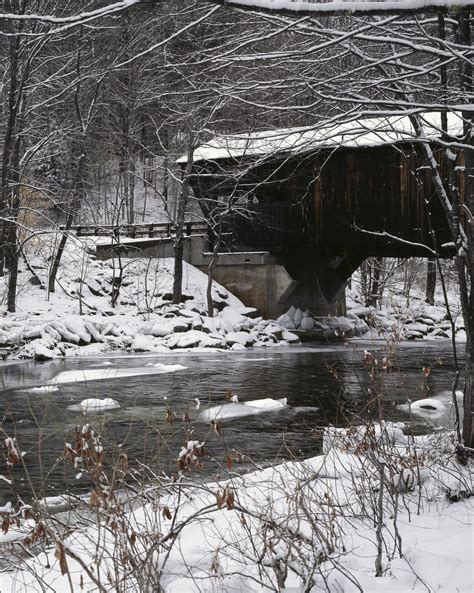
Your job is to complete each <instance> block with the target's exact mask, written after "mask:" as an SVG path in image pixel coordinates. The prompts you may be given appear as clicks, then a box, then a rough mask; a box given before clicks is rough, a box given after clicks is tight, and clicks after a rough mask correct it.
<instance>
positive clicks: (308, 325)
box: [300, 317, 314, 331]
mask: <svg viewBox="0 0 474 593" xmlns="http://www.w3.org/2000/svg"><path fill="white" fill-rule="evenodd" d="M300 328H301V329H302V330H303V331H311V330H312V329H313V328H314V320H313V318H312V317H303V318H302V320H301V325H300Z"/></svg>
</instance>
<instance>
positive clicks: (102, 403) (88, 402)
mask: <svg viewBox="0 0 474 593" xmlns="http://www.w3.org/2000/svg"><path fill="white" fill-rule="evenodd" d="M79 408H80V410H81V412H84V413H88V412H92V413H94V412H105V411H106V410H116V409H117V408H120V404H119V403H118V401H116V400H114V399H112V398H110V397H106V398H104V399H98V398H89V399H83V400H82V401H81V403H80V404H79Z"/></svg>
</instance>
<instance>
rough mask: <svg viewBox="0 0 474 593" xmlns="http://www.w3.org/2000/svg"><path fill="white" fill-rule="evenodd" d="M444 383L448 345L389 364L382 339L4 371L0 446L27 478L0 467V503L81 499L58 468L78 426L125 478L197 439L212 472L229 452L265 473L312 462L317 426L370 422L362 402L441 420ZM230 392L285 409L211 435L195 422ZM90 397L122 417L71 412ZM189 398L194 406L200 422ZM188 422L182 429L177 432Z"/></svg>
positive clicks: (398, 356) (71, 477) (418, 425)
mask: <svg viewBox="0 0 474 593" xmlns="http://www.w3.org/2000/svg"><path fill="white" fill-rule="evenodd" d="M366 349H368V350H370V351H371V352H372V353H373V355H374V356H375V357H377V359H378V360H379V363H380V361H382V359H383V358H384V357H389V359H390V362H391V365H390V366H389V368H388V369H387V370H381V371H380V372H377V373H376V376H375V377H371V376H370V369H371V368H373V363H369V364H368V363H364V362H363V358H364V350H366ZM157 362H160V363H163V364H173V365H174V364H180V365H183V366H185V367H186V368H185V369H184V370H180V371H178V372H175V373H169V374H159V375H156V374H150V369H151V366H149V365H150V364H152V363H157ZM104 363H105V364H106V365H107V366H105V365H104ZM109 363H111V364H109ZM147 365H148V366H147ZM137 367H138V371H137V372H140V373H141V374H139V375H136V376H130V377H121V378H118V379H111V380H102V381H88V382H78V383H69V384H64V385H61V386H60V388H59V390H58V391H55V392H38V391H31V388H34V387H37V386H39V385H43V384H45V383H48V382H49V381H51V379H52V378H53V377H55V376H56V375H57V374H58V373H60V372H63V371H68V370H75V369H77V370H79V369H83V370H84V369H100V368H102V369H103V368H108V369H114V368H120V369H125V368H127V369H131V368H137ZM423 369H425V371H423ZM426 369H427V370H426ZM453 376H454V366H453V361H452V354H451V346H450V343H449V342H448V341H444V340H440V341H431V342H428V341H426V342H421V343H413V342H412V343H404V344H402V345H400V346H399V347H398V348H397V350H396V353H395V354H391V355H389V354H388V350H387V344H386V343H385V342H383V341H381V340H380V341H376V342H375V343H374V342H371V343H368V342H364V341H362V340H357V341H352V342H349V343H347V344H340V345H339V344H338V345H327V346H325V345H323V346H322V345H315V344H314V345H304V346H297V347H290V348H273V349H266V350H263V349H261V350H248V351H245V352H235V353H234V352H229V353H215V352H204V353H201V352H200V353H184V354H183V353H181V354H175V355H174V354H173V355H166V356H164V355H160V356H152V355H122V356H105V357H101V358H100V359H97V358H68V359H60V360H54V361H51V362H47V363H35V362H23V363H10V364H5V365H4V367H3V373H2V379H3V398H2V408H3V410H2V412H3V413H2V416H3V422H2V427H3V430H4V432H5V434H4V436H3V438H2V440H3V439H4V438H5V436H6V434H8V435H9V436H13V437H15V438H16V439H17V443H18V448H19V450H21V452H22V453H24V457H23V460H24V465H25V467H22V466H15V467H13V468H7V466H6V463H5V460H3V461H2V462H1V466H0V468H1V469H0V473H1V474H3V475H4V476H5V477H7V479H10V480H12V481H13V484H12V486H9V485H8V484H7V483H6V482H5V481H0V504H3V503H4V502H6V500H12V499H13V496H14V494H13V492H15V493H16V494H20V495H21V496H22V497H24V498H25V499H26V500H29V499H31V495H32V491H34V495H35V496H39V497H41V496H45V495H53V494H56V493H62V492H65V491H67V490H74V491H80V490H87V489H88V488H90V484H88V483H87V482H86V481H85V480H79V481H78V480H77V479H76V475H77V470H74V468H73V467H71V465H70V464H68V463H67V462H65V461H64V460H62V453H63V450H64V443H65V442H73V438H74V437H73V435H74V429H75V427H76V426H77V425H81V426H82V425H83V424H85V423H86V422H87V423H89V424H90V425H91V426H92V427H93V428H94V429H95V430H96V431H97V432H98V433H100V435H101V439H102V443H103V444H104V447H105V451H106V459H108V460H109V461H110V460H112V458H113V457H114V455H116V453H117V451H118V450H120V451H126V452H127V454H128V457H129V459H130V460H133V461H132V466H134V467H137V464H138V462H142V463H145V464H148V465H150V466H151V467H152V469H153V470H154V471H165V472H168V473H169V472H173V471H176V458H177V456H178V454H179V451H180V447H181V444H182V442H183V441H185V440H188V439H189V438H192V439H199V440H206V442H207V445H208V449H209V454H210V456H211V458H212V457H214V458H216V459H217V460H219V461H221V462H222V461H223V460H224V459H226V457H227V455H228V454H229V453H232V456H234V457H237V456H236V455H234V453H233V452H234V451H238V452H239V453H241V454H243V455H244V456H249V457H250V458H252V460H253V461H255V462H257V463H269V462H274V461H278V460H280V459H288V458H295V457H296V458H301V457H307V456H310V455H315V454H318V453H319V452H320V450H321V437H320V436H318V435H319V433H318V431H317V430H316V431H315V429H317V428H318V427H324V426H327V425H328V424H334V425H339V426H341V425H347V424H348V423H349V422H353V421H357V420H358V418H360V416H367V415H374V416H375V417H378V415H379V410H378V406H376V405H374V404H373V403H372V404H371V403H370V402H371V401H373V399H374V394H377V393H378V394H379V395H381V398H380V399H379V400H377V401H381V403H382V409H383V416H384V418H385V419H387V420H404V421H408V420H410V416H409V415H408V414H407V413H406V412H403V411H401V410H400V409H399V408H398V407H397V406H398V405H400V404H402V403H404V402H406V400H407V398H408V397H409V398H411V399H412V400H416V399H420V398H425V397H432V396H434V397H439V398H442V399H443V401H444V402H445V403H446V402H447V404H448V407H447V409H448V410H449V409H450V408H449V396H448V394H447V393H446V392H447V391H449V390H450V389H451V383H452V379H453ZM229 387H230V388H231V389H232V393H234V394H237V395H238V396H239V398H240V400H241V401H248V400H255V399H260V398H268V397H271V398H274V399H280V398H287V400H288V406H287V407H286V408H284V409H282V410H280V411H277V412H270V413H265V414H260V415H257V416H250V417H246V418H240V419H234V420H230V421H226V422H225V423H224V425H223V433H222V434H221V435H218V434H217V433H216V432H214V431H213V430H211V428H210V427H209V425H208V424H207V423H203V422H198V421H196V419H197V416H198V414H199V413H200V411H202V410H203V409H205V408H206V407H208V406H209V405H217V404H224V403H225V394H226V390H227V389H228V388H229ZM90 397H98V398H104V397H110V398H113V399H115V400H116V401H118V402H119V403H120V406H121V407H120V409H117V410H112V411H108V412H102V413H95V414H88V415H87V416H84V414H82V413H81V412H80V411H78V410H77V409H74V405H77V404H78V403H79V402H81V401H82V400H84V399H86V398H90ZM195 398H199V400H200V402H201V410H200V411H199V412H198V411H197V410H196V404H195V401H194V400H195ZM168 410H172V412H173V413H174V417H175V420H174V422H173V423H172V424H170V423H168V422H167V421H166V416H167V412H168ZM185 413H187V414H188V415H189V418H190V422H189V423H188V422H183V419H182V417H183V414H185ZM452 417H453V414H452V412H449V413H446V414H445V416H444V417H443V418H441V419H438V420H437V421H436V423H437V424H440V423H441V424H444V425H447V424H449V423H450V422H452ZM412 426H413V429H414V430H415V431H417V432H420V431H426V430H429V429H430V428H432V423H431V422H430V421H426V420H423V419H422V418H418V419H417V420H416V421H414V422H413V424H412ZM190 431H191V432H190ZM118 445H120V449H118V448H117V447H118ZM243 459H245V457H244V458H243ZM235 467H237V465H236V466H234V468H235ZM247 467H248V462H246V461H243V462H242V458H241V462H240V464H238V468H239V469H241V470H242V471H244V470H245V469H246V468H247ZM215 471H216V464H215V463H214V462H212V461H211V460H210V459H207V460H206V459H205V460H204V468H203V472H204V474H205V476H206V477H208V476H212V475H214V473H215Z"/></svg>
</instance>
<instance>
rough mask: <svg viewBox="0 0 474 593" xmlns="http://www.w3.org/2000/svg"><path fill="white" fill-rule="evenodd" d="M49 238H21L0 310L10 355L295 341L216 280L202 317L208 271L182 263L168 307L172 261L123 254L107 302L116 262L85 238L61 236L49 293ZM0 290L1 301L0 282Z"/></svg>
mask: <svg viewBox="0 0 474 593" xmlns="http://www.w3.org/2000/svg"><path fill="white" fill-rule="evenodd" d="M53 242H54V236H52V237H51V236H49V237H48V236H47V237H46V238H43V237H38V238H36V239H32V240H30V241H29V242H28V244H27V246H28V249H27V250H26V257H27V261H28V264H29V269H28V268H27V265H26V262H24V261H22V263H21V273H20V286H19V291H18V302H17V312H16V313H14V314H6V315H5V316H4V318H3V320H2V323H1V327H0V345H1V346H3V347H9V348H13V352H12V354H11V356H13V357H16V358H33V357H34V358H36V359H37V360H48V359H51V358H55V357H58V356H75V355H94V354H100V353H103V352H112V351H114V350H127V351H131V352H157V353H162V352H170V351H172V350H175V349H180V350H186V349H204V348H206V349H214V350H216V349H217V350H219V349H231V350H243V349H245V348H246V347H266V346H274V345H278V344H280V345H288V344H294V343H298V342H299V338H298V337H297V336H296V335H295V334H294V333H292V332H289V331H288V330H286V329H285V328H282V327H281V326H280V325H278V324H277V323H275V322H274V321H268V320H264V319H262V318H261V317H258V316H257V312H256V311H255V310H254V309H249V308H248V307H245V306H244V304H243V303H242V302H241V301H240V300H239V299H237V298H236V297H235V296H233V295H232V294H230V293H229V292H228V291H227V290H226V289H225V288H223V287H222V286H220V285H219V284H217V283H214V284H213V288H212V297H213V302H214V308H215V316H214V317H212V318H211V317H209V316H208V314H207V303H206V288H207V276H206V275H205V274H203V273H202V272H200V271H199V270H197V269H196V268H194V267H193V266H190V265H188V264H186V263H185V262H184V274H183V295H184V302H183V303H182V304H180V305H172V304H171V292H172V286H173V265H174V262H173V260H172V259H161V260H150V259H123V260H122V261H123V266H124V270H123V277H122V283H121V288H120V295H119V297H118V300H117V303H116V306H115V307H112V306H111V293H112V290H113V286H114V283H115V284H116V283H117V277H118V276H119V271H118V265H117V262H112V261H107V262H103V261H97V260H96V259H95V257H94V256H93V255H92V251H93V247H94V243H93V241H92V240H81V241H79V240H78V239H70V240H69V241H68V243H67V246H66V250H65V253H64V255H63V259H62V264H61V268H60V271H59V274H58V282H57V288H56V292H55V293H53V294H48V293H47V290H46V286H47V278H48V273H49V268H50V263H51V260H50V255H51V252H52V245H53ZM114 263H115V266H114ZM32 270H33V271H34V274H33V273H32V272H31V271H32ZM3 282H4V281H3ZM0 294H3V299H2V300H3V302H5V296H4V295H5V285H4V284H2V286H1V287H0ZM81 313H82V314H81Z"/></svg>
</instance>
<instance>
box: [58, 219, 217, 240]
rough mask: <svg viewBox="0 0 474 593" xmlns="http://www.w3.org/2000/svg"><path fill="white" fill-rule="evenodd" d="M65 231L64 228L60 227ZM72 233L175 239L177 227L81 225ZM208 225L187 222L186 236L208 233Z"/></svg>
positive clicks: (162, 224)
mask: <svg viewBox="0 0 474 593" xmlns="http://www.w3.org/2000/svg"><path fill="white" fill-rule="evenodd" d="M59 228H60V230H65V227H64V226H61V227H59ZM70 230H72V231H74V232H75V233H76V235H77V236H78V237H113V236H123V237H130V238H132V239H138V238H141V237H143V238H145V237H148V238H163V237H173V236H174V235H175V233H176V229H175V226H174V225H173V224H172V223H169V222H168V223H166V222H163V223H162V222H158V223H156V222H155V223H148V224H146V223H145V224H120V225H107V224H103V225H97V224H80V225H74V226H72V227H71V229H70ZM206 232H207V224H206V223H203V222H187V223H185V226H184V233H185V235H191V234H197V233H206Z"/></svg>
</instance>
